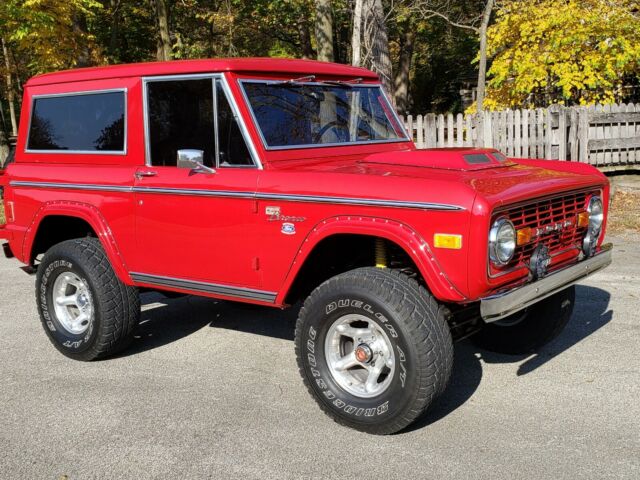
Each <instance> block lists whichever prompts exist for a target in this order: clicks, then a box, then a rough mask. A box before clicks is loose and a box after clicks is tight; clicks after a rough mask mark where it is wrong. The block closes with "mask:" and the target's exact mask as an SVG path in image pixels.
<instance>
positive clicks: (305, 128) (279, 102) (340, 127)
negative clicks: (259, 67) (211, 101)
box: [241, 80, 407, 149]
mask: <svg viewBox="0 0 640 480" xmlns="http://www.w3.org/2000/svg"><path fill="white" fill-rule="evenodd" d="M241 84H242V88H243V89H244V92H245V95H246V98H247V100H248V102H249V106H250V107H251V110H252V114H253V117H254V120H255V122H256V123H257V127H258V129H259V131H260V134H261V135H262V139H263V141H264V143H265V146H266V147H267V148H271V149H284V148H303V147H312V146H322V145H324V146H330V145H331V146H337V145H344V144H359V143H373V142H397V141H406V140H407V138H406V136H405V133H404V131H403V129H402V126H401V125H400V123H399V122H398V120H397V118H396V116H395V115H394V113H393V110H392V108H393V107H392V106H391V105H389V102H388V101H387V99H386V98H385V96H384V95H383V93H382V90H381V89H380V86H378V85H352V84H347V83H344V84H338V83H337V82H336V83H329V82H327V83H324V84H322V83H297V82H296V83H293V82H264V81H249V80H245V81H242V82H241Z"/></svg>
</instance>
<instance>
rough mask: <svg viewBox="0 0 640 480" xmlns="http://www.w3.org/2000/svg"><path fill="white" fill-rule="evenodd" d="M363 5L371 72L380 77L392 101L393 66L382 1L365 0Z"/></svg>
mask: <svg viewBox="0 0 640 480" xmlns="http://www.w3.org/2000/svg"><path fill="white" fill-rule="evenodd" d="M365 5H366V7H365V15H366V16H367V17H368V18H367V20H366V21H365V24H366V25H368V28H366V29H365V30H366V32H365V34H367V35H369V36H370V38H369V39H368V41H367V44H368V46H369V49H370V55H369V57H370V63H371V70H373V71H374V72H376V73H377V74H378V75H379V76H380V81H381V82H382V86H383V87H384V89H385V90H386V91H387V94H388V95H389V97H390V98H391V99H392V101H393V98H394V88H393V66H392V64H391V55H390V54H389V37H388V36H387V25H386V22H385V15H384V8H383V7H382V0H365Z"/></svg>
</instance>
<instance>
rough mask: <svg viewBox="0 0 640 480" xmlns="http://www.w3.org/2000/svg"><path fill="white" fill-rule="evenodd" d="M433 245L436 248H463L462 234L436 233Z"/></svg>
mask: <svg viewBox="0 0 640 480" xmlns="http://www.w3.org/2000/svg"><path fill="white" fill-rule="evenodd" d="M433 246H434V247H436V248H449V249H451V250H460V249H461V248H462V235H454V234H451V233H436V234H435V235H434V236H433Z"/></svg>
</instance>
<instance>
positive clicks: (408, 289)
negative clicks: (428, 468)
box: [295, 268, 453, 434]
mask: <svg viewBox="0 0 640 480" xmlns="http://www.w3.org/2000/svg"><path fill="white" fill-rule="evenodd" d="M448 314H449V312H448V310H447V309H446V308H445V307H444V306H442V305H440V304H439V303H438V302H437V301H436V300H435V299H434V298H433V297H432V296H431V295H430V294H429V292H428V291H427V290H426V289H425V288H424V287H422V286H421V285H419V284H418V283H417V282H416V281H415V280H413V279H411V278H409V277H408V276H406V275H404V274H402V273H400V272H398V271H394V270H390V269H379V268H359V269H356V270H352V271H349V272H346V273H343V274H341V275H337V276H335V277H333V278H331V279H329V280H327V281H326V282H324V283H323V284H322V285H320V286H319V287H318V288H316V289H315V290H314V291H313V292H312V293H311V295H310V296H309V297H308V298H307V300H306V301H305V302H304V306H303V307H302V309H301V311H300V315H299V318H298V321H297V324H296V335H295V345H296V356H297V360H298V367H299V370H300V374H301V375H302V378H303V381H304V383H305V385H306V386H307V388H308V390H309V392H310V393H311V395H312V396H313V397H314V398H315V400H316V402H317V403H318V405H319V406H320V408H321V409H322V410H323V411H324V412H325V413H326V414H327V415H329V416H330V417H331V418H333V419H334V420H335V421H336V422H337V423H339V424H341V425H345V426H348V427H351V428H355V429H357V430H360V431H364V432H368V433H372V434H391V433H395V432H398V431H400V430H402V429H403V428H405V427H407V426H408V425H409V424H411V423H412V422H413V421H415V420H416V419H417V418H418V417H420V416H421V415H422V414H423V413H424V412H425V411H426V410H427V408H428V407H429V406H430V405H431V404H432V403H433V401H434V400H435V399H436V397H437V396H438V395H440V394H441V393H442V392H443V391H444V390H445V388H446V386H447V383H448V381H449V377H450V376H451V369H452V365H453V343H452V339H451V333H450V331H449V327H448V324H447V316H448ZM350 318H365V319H366V321H365V322H360V325H361V326H363V325H365V324H366V325H367V328H368V329H373V330H375V331H376V332H378V333H379V334H378V336H377V337H376V336H375V335H374V337H373V338H381V337H384V338H385V339H386V340H385V341H386V342H387V344H388V346H389V349H387V351H392V352H393V355H392V356H393V361H391V362H390V363H392V364H393V365H394V367H393V369H391V368H390V369H389V373H388V374H387V375H386V376H385V374H382V376H381V377H379V379H378V380H380V378H384V381H382V382H380V383H376V384H375V386H374V389H373V392H374V393H375V389H377V388H379V387H380V385H384V384H386V385H387V386H386V387H385V388H386V389H384V390H383V391H381V392H380V394H375V396H372V397H366V398H363V396H362V395H366V393H367V392H365V393H364V394H362V393H358V392H356V393H354V392H353V391H349V390H348V389H352V390H353V389H355V388H356V387H349V386H348V385H351V384H350V383H348V382H347V383H345V382H344V378H350V377H349V375H352V373H351V372H353V377H354V379H355V378H356V377H357V376H358V375H360V376H362V375H363V372H362V371H361V370H363V369H364V367H363V366H362V365H361V364H358V365H355V366H354V367H352V368H353V371H352V370H344V369H343V370H342V371H346V372H347V374H346V375H347V376H346V377H344V376H342V377H341V378H342V383H341V382H340V380H338V376H337V375H336V370H335V368H334V367H332V366H331V365H335V362H333V363H332V360H331V350H330V347H331V345H335V341H333V342H332V339H333V338H335V335H336V334H335V333H332V332H336V331H337V330H336V327H335V325H343V322H345V320H344V319H350ZM341 322H342V323H341ZM357 323H358V322H354V323H353V324H351V325H356V324H357ZM351 325H347V328H351ZM361 330H362V331H369V330H366V329H360V330H350V331H354V332H356V331H361ZM340 331H342V330H340ZM383 333H384V334H383ZM332 335H333V336H332ZM338 336H340V334H338ZM347 337H348V336H347ZM340 338H341V337H340ZM327 339H329V340H327ZM347 340H349V339H348V338H347ZM360 340H361V339H359V340H356V339H354V340H353V346H354V347H355V345H356V343H357V341H360ZM340 341H342V340H340ZM378 341H380V340H376V341H375V342H374V343H373V344H372V345H377V343H376V342H378ZM347 344H348V342H347ZM360 345H362V343H360ZM373 348H374V350H375V349H377V348H378V347H375V346H374V347H373ZM328 352H329V353H328ZM354 352H355V349H354ZM377 355H381V353H380V352H378V354H377ZM383 358H384V357H383V356H380V357H379V358H378V357H376V356H374V357H372V359H373V360H374V363H373V364H372V365H373V366H374V367H375V362H378V361H382V360H383ZM365 366H366V365H365ZM369 366H370V365H369ZM391 371H393V374H392V373H391ZM365 372H366V371H365ZM385 382H386V383H385ZM365 383H366V382H365ZM356 384H357V382H356ZM364 388H366V387H364ZM372 394H373V393H372Z"/></svg>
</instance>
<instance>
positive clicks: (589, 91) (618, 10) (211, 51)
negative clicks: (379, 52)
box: [0, 0, 640, 113]
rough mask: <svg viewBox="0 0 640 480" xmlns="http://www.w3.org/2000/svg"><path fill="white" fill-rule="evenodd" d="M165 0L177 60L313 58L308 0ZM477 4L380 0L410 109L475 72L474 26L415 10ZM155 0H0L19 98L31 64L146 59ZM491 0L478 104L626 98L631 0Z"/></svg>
mask: <svg viewBox="0 0 640 480" xmlns="http://www.w3.org/2000/svg"><path fill="white" fill-rule="evenodd" d="M166 2H167V7H168V11H169V17H168V23H169V31H170V41H171V53H172V56H173V58H175V59H186V58H208V57H209V58H210V57H229V56H242V57H247V56H271V57H295V58H302V57H306V58H314V57H315V50H316V39H315V31H314V22H315V0H166ZM484 3H485V2H484V0H470V1H463V0H394V1H392V0H384V1H383V4H384V7H385V12H386V13H387V18H386V22H387V30H388V32H389V42H390V45H389V51H390V53H391V56H392V61H393V63H394V68H396V69H397V66H398V63H399V61H400V60H399V59H400V53H401V50H402V49H403V40H402V39H403V38H404V33H405V32H406V31H407V30H411V31H413V32H414V33H415V38H414V41H413V45H414V50H413V61H412V67H411V70H410V75H409V78H410V80H411V83H410V85H411V88H410V97H411V104H412V106H411V107H410V109H411V110H412V111H413V112H415V113H423V112H426V111H436V112H443V111H460V110H461V109H462V108H463V106H462V105H461V104H460V100H461V97H460V90H461V89H470V88H472V87H474V86H475V82H476V77H477V71H476V66H475V65H474V63H473V59H474V58H475V57H476V56H477V54H478V35H477V34H476V32H474V31H472V30H465V29H461V28H457V27H455V26H452V25H451V24H450V23H448V22H446V21H445V20H444V19H443V18H441V17H438V16H433V15H425V14H422V13H420V12H421V10H420V8H423V7H424V8H426V7H428V8H434V9H436V10H438V11H439V12H441V13H443V14H444V15H445V16H447V17H448V18H449V19H452V20H455V22H456V23H465V24H469V23H473V24H474V25H476V26H477V18H478V14H479V13H481V12H482V9H483V6H484ZM154 5H155V1H154V0H0V37H2V38H3V39H4V40H5V43H6V45H7V47H8V50H9V60H10V67H9V68H10V74H11V75H12V79H13V83H14V93H15V97H16V103H19V101H20V96H21V95H20V93H21V92H20V89H21V85H22V83H23V82H25V81H26V80H27V79H28V78H29V77H31V76H33V75H35V74H38V73H43V72H48V71H54V70H61V69H66V68H75V67H78V66H86V65H101V64H113V63H132V62H143V61H153V60H155V59H156V58H157V48H158V38H159V36H158V26H157V25H158V22H157V18H156V11H155V8H154ZM353 5H354V0H332V8H333V18H334V44H335V45H334V54H335V58H336V61H338V62H342V63H349V62H350V61H351V51H350V49H351V46H350V43H351V38H350V37H351V28H352V25H351V24H352V21H353V19H352V9H353ZM420 5H421V6H422V7H420V8H418V7H419V6H420ZM498 5H499V8H498V9H497V11H496V14H495V16H494V19H495V21H494V24H493V26H492V27H491V28H490V31H489V50H490V51H489V54H490V60H491V62H492V63H491V67H490V70H489V76H490V80H489V85H488V92H487V94H488V98H487V100H486V101H485V106H486V107H487V108H499V107H505V106H531V105H535V106H538V105H543V104H548V103H566V104H590V103H595V102H600V103H608V102H613V101H617V100H620V99H623V97H626V98H624V99H625V100H627V101H635V98H633V97H630V96H629V90H628V87H629V86H630V85H631V86H634V85H635V86H637V85H639V84H640V81H639V80H638V76H639V73H640V67H639V65H640V24H639V23H638V22H639V20H638V19H639V18H640V13H639V12H638V6H637V0H503V1H500V2H498ZM634 8H635V10H634ZM474 19H475V23H474ZM0 59H1V60H2V61H1V62H0V102H3V103H4V105H3V106H4V107H5V108H4V111H5V112H7V99H8V97H7V95H6V89H5V87H6V83H5V82H6V80H5V78H6V76H5V75H6V73H7V72H6V68H5V65H4V63H5V62H4V60H5V59H4V58H2V54H1V52H0ZM637 91H638V93H640V88H638V90H637ZM636 98H637V97H636ZM16 108H17V110H18V111H19V105H16Z"/></svg>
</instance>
